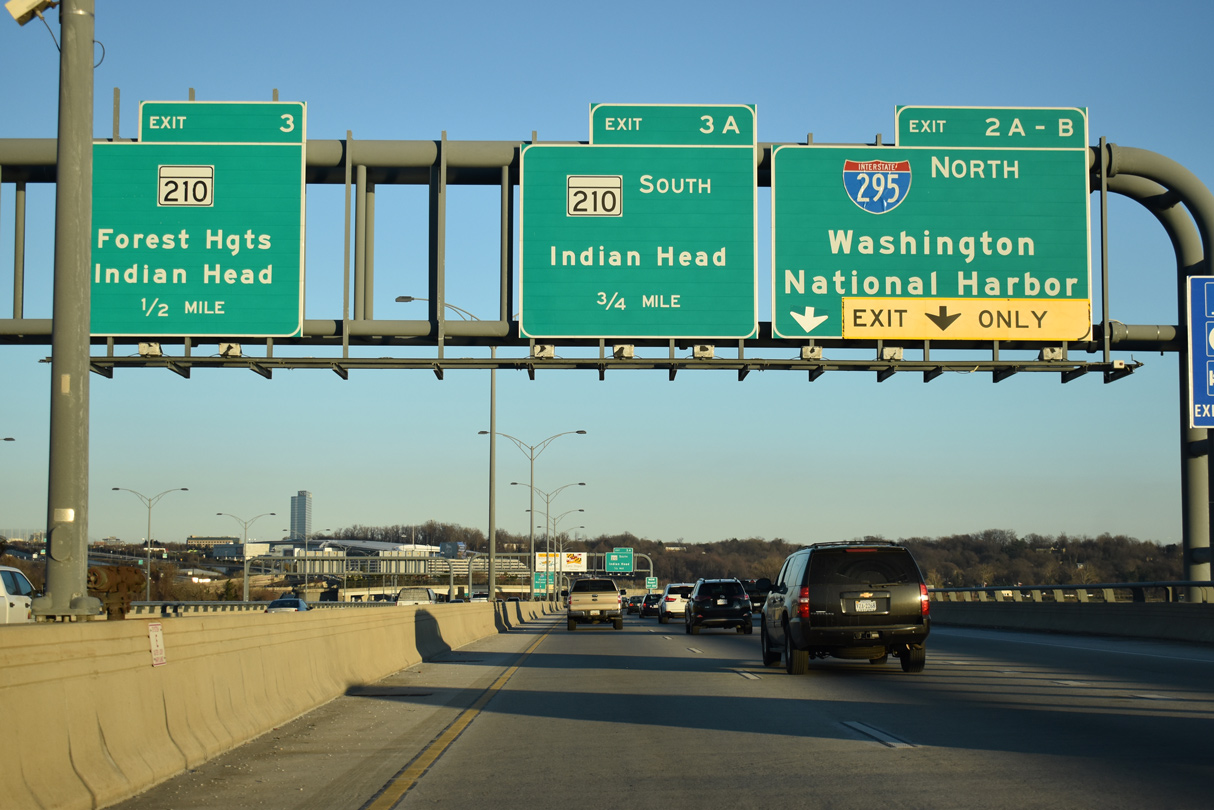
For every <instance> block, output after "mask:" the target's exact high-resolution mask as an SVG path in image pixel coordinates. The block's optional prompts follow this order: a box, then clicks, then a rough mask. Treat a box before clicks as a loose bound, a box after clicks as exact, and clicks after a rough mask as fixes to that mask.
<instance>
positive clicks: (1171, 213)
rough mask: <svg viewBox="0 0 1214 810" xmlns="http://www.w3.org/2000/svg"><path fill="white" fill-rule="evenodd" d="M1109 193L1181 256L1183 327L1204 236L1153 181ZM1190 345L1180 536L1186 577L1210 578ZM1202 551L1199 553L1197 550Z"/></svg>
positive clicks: (1136, 181)
mask: <svg viewBox="0 0 1214 810" xmlns="http://www.w3.org/2000/svg"><path fill="white" fill-rule="evenodd" d="M1109 191H1112V192H1114V193H1117V194H1122V195H1124V196H1126V197H1129V198H1130V199H1132V200H1134V201H1135V202H1138V203H1140V204H1141V205H1142V206H1143V207H1145V208H1146V209H1147V210H1149V211H1150V212H1151V213H1152V214H1154V215H1155V218H1156V219H1158V220H1159V223H1160V224H1161V225H1163V227H1164V230H1165V231H1166V232H1167V234H1168V238H1169V239H1170V240H1171V241H1172V249H1173V251H1174V252H1175V254H1176V274H1177V282H1178V283H1177V312H1178V313H1179V323H1180V324H1181V327H1182V329H1183V328H1184V326H1185V324H1186V323H1187V319H1188V308H1187V306H1186V303H1187V302H1186V300H1185V299H1186V295H1185V293H1186V289H1185V279H1186V278H1187V277H1188V276H1189V275H1190V274H1193V273H1196V272H1199V271H1200V269H1201V267H1202V258H1203V256H1202V247H1201V240H1200V238H1199V237H1198V235H1197V229H1196V228H1195V227H1194V226H1193V221H1192V220H1191V219H1190V218H1189V217H1188V216H1187V215H1186V213H1185V211H1184V210H1183V209H1181V208H1180V206H1179V205H1178V203H1179V198H1178V197H1177V195H1175V194H1172V193H1170V192H1168V191H1167V190H1166V189H1164V188H1163V187H1162V186H1160V185H1158V184H1157V183H1154V182H1152V181H1150V180H1145V179H1143V178H1141V177H1134V176H1131V175H1122V176H1119V177H1114V178H1111V179H1110V180H1109ZM1188 359H1189V347H1188V342H1187V341H1186V342H1185V343H1184V345H1183V347H1182V348H1181V350H1180V352H1179V357H1178V366H1177V371H1178V372H1179V373H1178V376H1179V381H1180V403H1179V407H1180V485H1181V489H1180V492H1181V495H1180V498H1181V526H1182V528H1181V538H1182V548H1183V552H1184V579H1186V580H1188V581H1190V582H1192V581H1200V580H1208V579H1209V578H1210V564H1209V563H1208V562H1197V561H1196V560H1195V555H1197V554H1201V553H1209V547H1210V503H1209V477H1210V476H1209V456H1208V452H1209V448H1208V438H1207V436H1208V431H1207V430H1204V429H1200V428H1191V427H1189V413H1188V402H1189V384H1190V381H1189V367H1188V366H1189V363H1188ZM1199 549H1200V550H1203V551H1198V550H1199ZM1186 600H1187V601H1191V602H1205V601H1208V598H1207V597H1206V594H1205V591H1204V589H1202V588H1198V587H1191V588H1188V589H1187V592H1186Z"/></svg>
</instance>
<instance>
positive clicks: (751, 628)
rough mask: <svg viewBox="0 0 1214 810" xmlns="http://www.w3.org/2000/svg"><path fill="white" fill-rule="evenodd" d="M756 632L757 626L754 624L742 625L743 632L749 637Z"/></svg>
mask: <svg viewBox="0 0 1214 810" xmlns="http://www.w3.org/2000/svg"><path fill="white" fill-rule="evenodd" d="M754 631H755V626H754V625H753V624H750V623H747V624H744V625H742V632H743V633H745V634H746V635H748V636H749V635H751V634H752V633H754Z"/></svg>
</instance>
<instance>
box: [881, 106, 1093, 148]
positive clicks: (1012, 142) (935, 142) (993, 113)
mask: <svg viewBox="0 0 1214 810" xmlns="http://www.w3.org/2000/svg"><path fill="white" fill-rule="evenodd" d="M1087 120H1088V114H1087V110H1085V109H1081V108H1079V107H911V106H904V107H898V108H897V110H895V112H894V122H895V125H896V130H897V133H898V134H897V138H898V140H897V144H898V146H972V147H981V148H996V147H997V148H1004V149H1008V148H1011V149H1086V148H1087V145H1088V125H1087Z"/></svg>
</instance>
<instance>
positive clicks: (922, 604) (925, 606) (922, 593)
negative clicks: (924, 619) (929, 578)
mask: <svg viewBox="0 0 1214 810" xmlns="http://www.w3.org/2000/svg"><path fill="white" fill-rule="evenodd" d="M931 604H932V603H931V602H930V601H929V600H928V596H927V584H926V583H924V582H920V583H919V610H920V611H921V612H922V614H923V615H924V616H926V615H928V613H930V612H931Z"/></svg>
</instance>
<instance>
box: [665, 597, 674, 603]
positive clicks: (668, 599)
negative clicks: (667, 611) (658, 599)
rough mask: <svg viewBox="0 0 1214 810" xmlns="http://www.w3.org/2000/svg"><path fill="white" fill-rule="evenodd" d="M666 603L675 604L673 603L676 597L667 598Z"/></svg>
mask: <svg viewBox="0 0 1214 810" xmlns="http://www.w3.org/2000/svg"><path fill="white" fill-rule="evenodd" d="M666 601H667V602H673V601H674V597H673V596H667V597H666Z"/></svg>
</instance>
